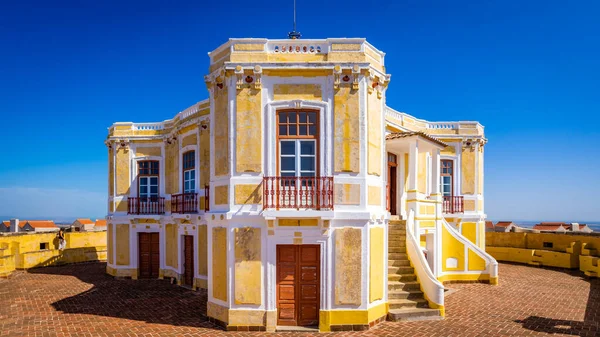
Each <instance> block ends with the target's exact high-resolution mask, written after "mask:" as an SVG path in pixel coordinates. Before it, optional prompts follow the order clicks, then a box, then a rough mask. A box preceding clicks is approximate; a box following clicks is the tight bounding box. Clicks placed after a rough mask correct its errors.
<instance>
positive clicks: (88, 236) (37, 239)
mask: <svg viewBox="0 0 600 337" xmlns="http://www.w3.org/2000/svg"><path fill="white" fill-rule="evenodd" d="M65 240H66V241H67V242H66V247H65V249H63V250H62V251H61V250H58V238H57V237H56V233H8V234H3V235H0V277H6V276H8V275H10V274H11V273H12V272H13V271H15V270H16V269H29V268H37V267H47V266H54V265H61V264H68V263H79V262H87V261H106V231H100V232H74V233H65Z"/></svg>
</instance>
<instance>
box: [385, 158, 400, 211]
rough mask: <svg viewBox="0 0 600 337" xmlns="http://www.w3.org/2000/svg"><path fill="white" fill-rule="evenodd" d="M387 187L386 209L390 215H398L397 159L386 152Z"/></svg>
mask: <svg viewBox="0 0 600 337" xmlns="http://www.w3.org/2000/svg"><path fill="white" fill-rule="evenodd" d="M387 157H388V160H387V161H388V179H387V181H388V185H387V195H388V198H387V202H388V204H387V209H388V210H389V211H390V214H391V215H398V210H397V207H398V203H397V200H396V186H397V182H398V181H397V179H398V157H397V156H396V155H395V154H392V153H389V152H388V155H387Z"/></svg>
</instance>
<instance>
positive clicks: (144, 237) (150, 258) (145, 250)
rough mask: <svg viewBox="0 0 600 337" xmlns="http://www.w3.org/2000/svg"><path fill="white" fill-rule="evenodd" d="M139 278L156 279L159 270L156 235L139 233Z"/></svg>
mask: <svg viewBox="0 0 600 337" xmlns="http://www.w3.org/2000/svg"><path fill="white" fill-rule="evenodd" d="M138 240H139V246H138V251H139V277H140V278H158V270H159V269H160V236H159V234H158V233H139V237H138Z"/></svg>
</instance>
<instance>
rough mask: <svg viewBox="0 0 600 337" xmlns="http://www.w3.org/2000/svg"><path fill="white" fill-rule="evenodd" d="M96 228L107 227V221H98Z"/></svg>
mask: <svg viewBox="0 0 600 337" xmlns="http://www.w3.org/2000/svg"><path fill="white" fill-rule="evenodd" d="M94 227H106V220H100V219H96V224H95V225H94Z"/></svg>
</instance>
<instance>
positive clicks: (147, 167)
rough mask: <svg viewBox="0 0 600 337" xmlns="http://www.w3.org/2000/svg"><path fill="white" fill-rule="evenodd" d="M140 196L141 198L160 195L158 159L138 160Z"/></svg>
mask: <svg viewBox="0 0 600 337" xmlns="http://www.w3.org/2000/svg"><path fill="white" fill-rule="evenodd" d="M138 181H139V187H138V196H139V197H140V198H156V197H158V161H155V160H146V161H140V162H138Z"/></svg>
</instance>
